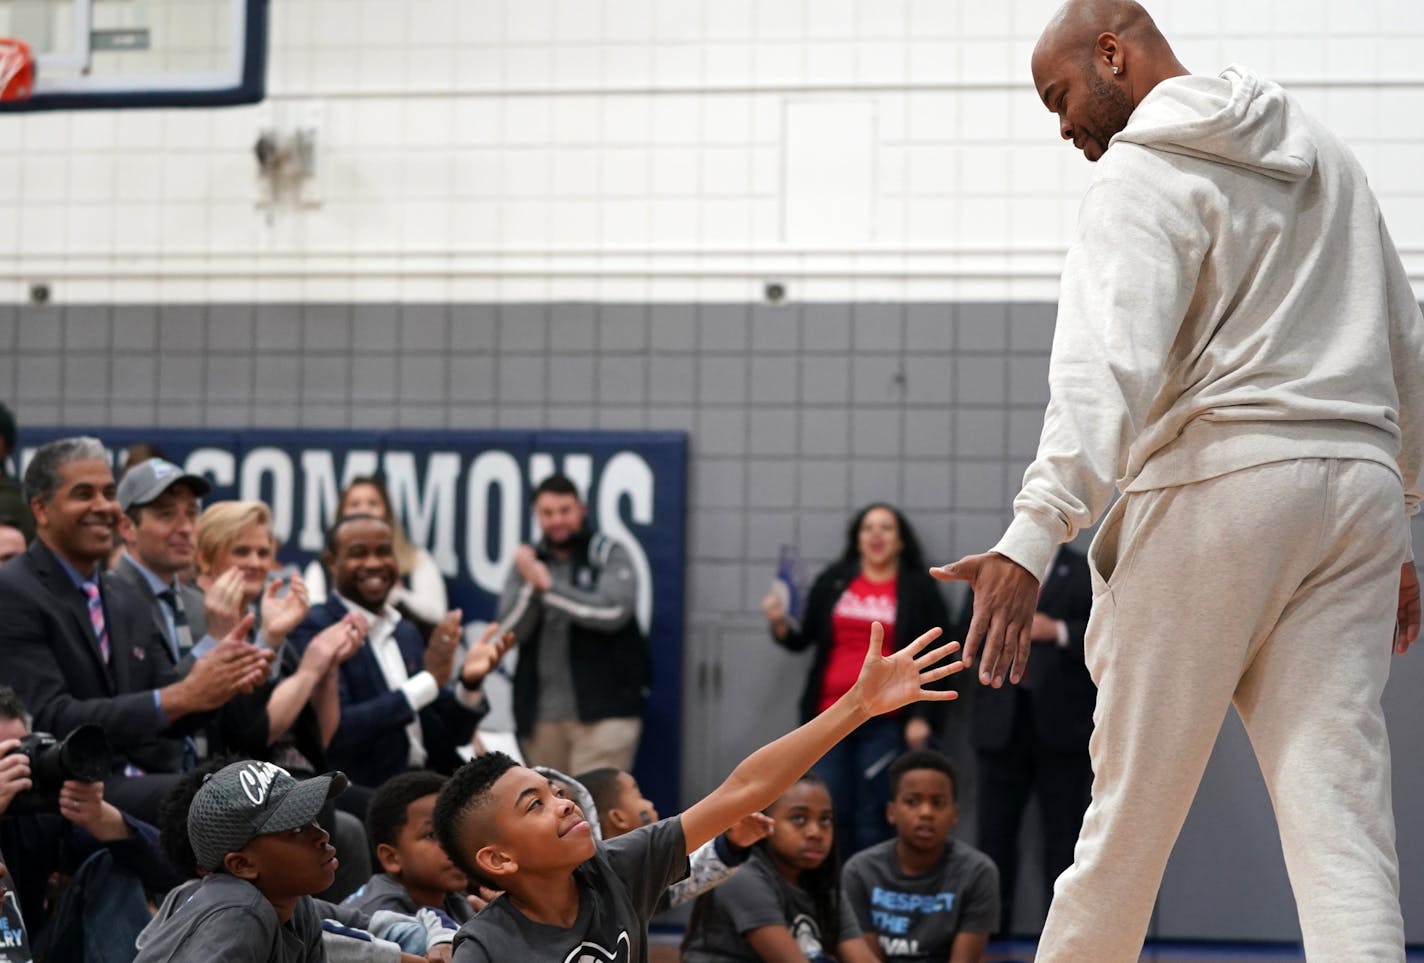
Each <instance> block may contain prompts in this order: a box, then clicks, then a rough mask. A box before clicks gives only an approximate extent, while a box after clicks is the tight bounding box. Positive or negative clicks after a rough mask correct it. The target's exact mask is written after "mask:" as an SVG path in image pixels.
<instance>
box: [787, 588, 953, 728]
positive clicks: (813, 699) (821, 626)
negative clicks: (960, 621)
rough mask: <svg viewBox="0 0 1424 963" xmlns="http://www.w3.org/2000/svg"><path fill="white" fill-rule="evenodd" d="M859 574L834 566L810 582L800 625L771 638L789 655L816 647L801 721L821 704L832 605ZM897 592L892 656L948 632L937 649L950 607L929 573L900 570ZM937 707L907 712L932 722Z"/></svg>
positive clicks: (803, 695)
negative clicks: (937, 632)
mask: <svg viewBox="0 0 1424 963" xmlns="http://www.w3.org/2000/svg"><path fill="white" fill-rule="evenodd" d="M859 574H860V562H859V561H851V562H846V561H841V562H835V563H833V564H832V565H831V566H830V567H829V568H827V569H826V570H825V571H824V572H822V573H821V574H820V575H818V576H817V577H816V581H814V582H812V583H811V591H810V593H809V594H808V595H807V596H806V613H805V616H804V617H803V618H802V620H801V624H800V625H799V626H796V625H794V624H793V625H792V627H791V629H790V631H788V632H787V633H786V638H784V639H777V638H776V636H775V634H773V635H772V639H773V640H774V641H775V642H776V643H777V644H778V645H781V646H784V647H785V648H788V649H790V650H791V651H792V652H801V651H803V650H805V649H806V648H808V647H814V651H815V658H814V659H813V660H812V662H811V671H810V673H809V674H808V675H807V677H806V687H805V688H804V689H803V690H802V691H801V721H802V722H805V721H806V720H808V719H810V718H811V717H812V716H814V715H816V707H817V704H818V703H819V702H820V699H821V680H822V678H823V677H824V676H825V673H826V660H827V659H828V658H829V657H830V653H831V612H832V610H833V609H835V607H836V602H838V601H839V600H840V597H841V596H842V595H843V594H845V590H846V586H848V585H849V584H850V583H851V582H852V581H853V580H854V579H855V577H856V576H857V575H859ZM895 589H896V599H895V637H894V639H893V640H892V645H891V647H890V648H891V651H896V650H899V649H901V648H903V647H904V646H905V645H907V644H909V643H910V642H913V641H914V640H915V639H916V638H917V637H919V636H920V635H922V634H924V633H925V632H928V631H929V630H930V629H932V628H934V627H935V626H939V627H940V628H943V629H944V630H945V632H946V635H945V636H942V637H941V638H940V640H939V641H938V642H936V643H935V644H936V645H940V644H943V642H945V641H947V639H948V638H949V636H948V634H947V633H948V632H949V629H950V625H949V607H948V606H946V605H945V602H944V595H942V594H941V593H940V588H939V583H938V582H936V581H935V580H934V579H933V578H932V577H931V576H930V574H929V572H928V571H925V570H923V569H909V568H906V567H904V566H903V565H902V566H901V567H900V572H899V575H898V579H897V583H896V586H895ZM955 678H956V677H955V676H950V677H949V678H948V679H946V680H942V681H941V682H938V683H936V684H935V686H934V687H935V688H944V689H948V688H951V687H952V685H951V683H952V680H954V679H955ZM935 705H937V704H936V703H927V702H918V703H915V704H914V705H912V706H910V707H908V709H907V711H908V712H909V713H910V714H911V715H917V716H921V717H923V718H930V717H932V716H933V715H934V714H935V713H934V712H933V708H934V706H935Z"/></svg>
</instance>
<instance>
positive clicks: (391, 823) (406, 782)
mask: <svg viewBox="0 0 1424 963" xmlns="http://www.w3.org/2000/svg"><path fill="white" fill-rule="evenodd" d="M444 786H445V777H444V776H442V775H440V774H439V773H435V772H430V771H429V770H419V769H417V770H412V771H411V772H403V773H401V774H400V775H398V776H392V777H391V778H390V779H387V780H386V781H385V783H383V784H382V785H381V787H380V788H379V789H377V790H376V791H375V793H374V794H373V795H372V796H371V801H370V803H369V804H368V805H367V807H366V835H367V836H368V837H370V840H371V845H372V846H374V847H375V848H376V861H377V862H378V863H380V865H381V869H382V870H384V872H381V873H377V874H376V875H375V876H372V877H371V881H370V882H369V883H367V884H366V885H365V886H363V887H361V888H360V889H359V890H357V891H356V892H355V893H354V894H353V895H351V896H349V897H347V899H346V905H348V906H355V907H356V908H357V909H359V910H361V911H362V912H364V913H375V912H377V911H378V910H394V911H395V912H398V913H406V914H414V913H415V912H416V911H417V910H418V909H420V908H421V907H422V906H423V907H426V908H428V909H432V910H434V911H435V912H436V913H438V914H440V915H441V916H442V917H444V918H445V919H446V920H447V921H448V923H449V926H450V929H452V930H453V929H458V928H459V926H460V924H461V923H464V922H465V921H466V920H468V919H469V918H470V917H472V916H474V915H475V912H474V910H473V909H471V908H470V904H469V903H468V902H467V901H466V897H465V888H466V887H467V886H469V880H468V879H466V877H465V874H464V873H463V872H461V871H460V870H459V869H457V868H456V867H455V864H454V863H452V862H451V861H450V857H449V856H447V855H445V850H444V849H442V848H441V846H440V840H438V839H436V837H435V825H434V823H433V822H432V819H431V816H432V813H433V811H434V809H435V798H436V796H437V795H439V793H440V790H441V789H443V788H444Z"/></svg>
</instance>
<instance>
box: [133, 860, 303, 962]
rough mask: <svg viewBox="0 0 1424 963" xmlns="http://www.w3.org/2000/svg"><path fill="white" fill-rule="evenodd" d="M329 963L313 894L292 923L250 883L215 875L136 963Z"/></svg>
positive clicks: (148, 943) (155, 934) (150, 939)
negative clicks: (217, 962) (280, 917)
mask: <svg viewBox="0 0 1424 963" xmlns="http://www.w3.org/2000/svg"><path fill="white" fill-rule="evenodd" d="M219 959H220V960H222V961H223V963H326V950H325V949H324V948H323V947H322V943H321V921H320V920H319V919H318V918H317V914H316V909H315V908H314V906H313V905H312V899H311V897H310V896H303V897H302V898H301V899H300V900H298V901H297V908H296V911H295V912H294V913H293V914H292V918H291V919H290V920H288V921H287V922H286V923H280V922H278V921H277V911H276V910H275V909H273V908H272V904H271V903H269V902H268V901H267V897H265V896H263V895H262V893H261V892H259V891H258V889H257V887H255V886H253V885H252V884H251V883H249V882H247V881H246V880H242V879H238V878H237V877H236V876H232V875H229V874H227V873H214V874H213V875H211V876H209V877H207V878H206V879H204V880H203V882H202V885H200V886H198V887H197V889H196V890H195V891H194V892H193V895H192V896H191V897H189V899H188V901H187V902H186V903H184V904H183V905H182V906H179V907H178V908H177V909H176V910H175V911H174V913H173V915H172V916H170V917H169V918H168V919H167V920H165V921H164V922H163V924H162V925H160V926H159V927H158V929H157V930H155V931H154V932H153V933H152V934H150V935H149V936H148V938H147V940H146V941H145V943H144V946H143V949H142V950H140V951H139V954H138V957H137V958H136V959H135V960H134V963H213V961H214V960H219Z"/></svg>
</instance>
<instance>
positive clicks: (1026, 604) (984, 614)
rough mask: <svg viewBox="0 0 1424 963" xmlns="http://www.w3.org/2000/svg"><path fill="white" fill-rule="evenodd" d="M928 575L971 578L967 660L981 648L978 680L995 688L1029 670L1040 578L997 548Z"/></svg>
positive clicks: (942, 578) (944, 579) (1015, 680)
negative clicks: (970, 617)
mask: <svg viewBox="0 0 1424 963" xmlns="http://www.w3.org/2000/svg"><path fill="white" fill-rule="evenodd" d="M930 574H931V575H933V576H934V577H935V578H937V579H939V580H940V581H941V582H968V583H969V586H970V588H972V589H973V590H974V616H973V618H972V620H971V621H970V623H969V631H967V632H965V633H964V654H963V656H962V658H963V660H964V664H965V665H966V666H972V665H973V664H974V660H975V659H976V658H978V657H979V656H980V654H981V649H982V655H983V658H982V659H980V663H979V681H980V682H982V683H983V684H984V685H992V686H993V687H994V688H996V689H997V688H999V687H1000V686H1002V685H1003V684H1004V679H1005V678H1006V677H1007V678H1008V680H1009V681H1010V682H1012V683H1014V684H1015V685H1017V684H1018V683H1019V682H1020V681H1021V680H1022V679H1023V677H1024V672H1025V671H1026V670H1027V669H1028V653H1029V649H1030V648H1031V647H1032V644H1033V612H1034V609H1035V608H1036V607H1037V605H1038V579H1036V578H1034V577H1033V576H1032V575H1030V574H1029V571H1028V569H1026V568H1024V567H1023V566H1022V565H1019V564H1018V563H1017V562H1015V561H1012V560H1011V559H1009V558H1007V557H1006V556H1003V555H1000V554H998V553H997V552H985V553H984V554H983V555H966V556H965V557H964V558H961V559H960V560H959V561H957V562H951V563H950V564H948V565H941V566H940V567H939V568H932V569H930Z"/></svg>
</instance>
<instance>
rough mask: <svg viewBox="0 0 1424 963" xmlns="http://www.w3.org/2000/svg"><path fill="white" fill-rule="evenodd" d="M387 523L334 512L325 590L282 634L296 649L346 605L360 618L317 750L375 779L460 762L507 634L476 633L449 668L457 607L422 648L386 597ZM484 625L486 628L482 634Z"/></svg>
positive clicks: (390, 562) (392, 574) (353, 773)
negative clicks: (331, 732) (331, 731)
mask: <svg viewBox="0 0 1424 963" xmlns="http://www.w3.org/2000/svg"><path fill="white" fill-rule="evenodd" d="M392 544H393V543H392V531H391V527H390V525H388V524H387V523H386V522H385V521H384V520H382V519H380V518H377V517H375V516H374V515H349V516H345V517H343V518H338V519H337V520H336V523H335V524H334V525H333V526H332V527H331V530H330V531H329V532H328V533H327V537H326V551H325V553H324V554H323V557H322V560H323V561H324V562H325V564H326V566H327V568H328V569H329V570H330V572H331V574H332V586H333V588H334V589H335V591H333V592H332V593H331V595H329V596H328V597H327V600H326V602H325V603H324V604H322V605H318V606H315V607H313V608H312V610H311V612H309V613H308V614H307V617H306V620H305V621H304V622H302V624H301V625H299V626H298V627H297V629H296V630H295V631H294V632H293V633H292V634H291V636H290V639H289V641H290V642H291V643H292V644H294V645H296V646H297V647H298V649H299V650H304V649H305V647H306V645H307V644H308V642H309V641H310V639H311V638H312V637H313V636H315V635H316V633H318V632H320V631H321V630H322V629H324V628H326V627H327V626H328V625H331V624H333V623H335V622H338V621H340V620H341V619H342V618H343V617H344V616H345V615H346V613H347V611H348V610H350V609H354V610H356V611H358V612H360V613H361V614H362V615H364V616H365V618H366V619H367V621H368V624H369V631H368V632H367V635H366V642H365V644H364V645H362V646H361V648H360V650H359V651H357V653H356V654H355V655H353V656H352V657H351V658H350V659H348V660H346V662H345V663H343V664H342V666H341V670H340V692H341V723H340V725H339V726H337V729H336V735H335V736H334V737H333V738H332V740H331V745H330V746H329V747H328V749H327V756H328V758H329V760H330V762H331V764H332V765H333V766H335V767H336V768H338V769H340V770H342V771H343V772H345V773H346V774H347V775H348V776H349V777H350V778H351V780H352V781H353V782H355V783H357V784H358V785H363V786H371V787H375V786H379V785H381V783H383V782H385V781H386V780H387V779H389V778H390V777H391V776H394V775H396V774H397V773H400V772H404V771H406V770H407V769H421V768H428V769H434V770H436V771H438V772H445V773H449V772H453V771H454V770H455V768H456V767H458V766H459V765H460V764H461V763H462V762H463V761H464V760H463V759H461V758H460V756H459V755H458V753H457V750H458V749H459V748H460V747H461V746H464V745H467V744H468V743H469V742H470V739H471V737H473V735H474V732H475V725H476V723H478V722H479V720H480V718H481V717H482V716H483V715H484V713H485V702H484V693H483V692H482V691H481V688H480V686H481V683H482V682H483V681H484V677H485V675H487V674H488V673H489V672H490V670H491V669H493V668H494V667H495V665H496V664H498V662H499V658H500V657H501V656H502V655H503V654H504V651H505V649H506V647H507V645H508V642H507V641H506V642H501V643H499V644H497V645H490V644H488V642H487V639H486V640H481V641H480V642H479V643H477V644H476V645H474V646H471V647H470V650H469V653H468V654H467V655H466V657H465V658H464V660H463V661H462V662H461V663H460V665H459V666H458V669H459V673H458V683H457V685H456V686H455V688H454V689H453V690H452V689H451V688H449V687H448V683H450V681H451V680H452V679H453V678H456V671H455V670H456V668H457V665H456V649H457V646H458V645H459V643H460V632H461V627H460V611H459V609H456V610H454V611H453V612H450V613H449V614H447V615H446V616H445V618H443V619H441V620H440V623H439V624H438V625H436V627H435V631H434V633H432V635H431V638H430V644H429V646H428V647H427V646H426V644H425V642H424V640H423V639H422V638H421V635H420V631H419V630H418V629H417V628H416V627H415V626H414V624H412V623H411V622H409V621H406V620H403V619H402V618H401V615H400V613H399V612H397V611H396V610H395V609H394V608H393V607H392V606H391V605H390V604H389V603H388V601H387V599H388V596H389V595H390V593H391V589H392V587H394V586H395V584H396V578H397V574H398V573H397V568H396V559H395V552H394V548H393V547H392ZM490 634H491V633H487V638H488V636H489V635H490Z"/></svg>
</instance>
